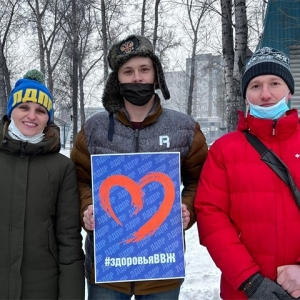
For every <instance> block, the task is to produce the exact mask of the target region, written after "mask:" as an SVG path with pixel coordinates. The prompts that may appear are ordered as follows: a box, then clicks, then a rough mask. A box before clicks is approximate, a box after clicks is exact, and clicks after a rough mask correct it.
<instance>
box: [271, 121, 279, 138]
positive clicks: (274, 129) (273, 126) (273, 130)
mask: <svg viewBox="0 0 300 300" xmlns="http://www.w3.org/2000/svg"><path fill="white" fill-rule="evenodd" d="M277 121H278V120H274V121H273V125H272V128H273V129H272V135H273V136H274V135H275V134H276V125H277Z"/></svg>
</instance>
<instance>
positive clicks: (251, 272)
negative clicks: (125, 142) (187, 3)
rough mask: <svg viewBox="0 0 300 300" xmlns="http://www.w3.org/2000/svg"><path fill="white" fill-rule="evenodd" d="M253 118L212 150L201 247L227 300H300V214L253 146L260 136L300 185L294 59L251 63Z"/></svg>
mask: <svg viewBox="0 0 300 300" xmlns="http://www.w3.org/2000/svg"><path fill="white" fill-rule="evenodd" d="M242 92H243V96H244V98H245V99H246V104H247V105H248V108H249V109H247V113H246V115H245V116H244V113H242V112H241V113H240V114H239V122H238V126H237V130H236V131H235V132H230V133H228V134H226V135H224V136H222V137H221V138H219V139H218V140H216V141H215V142H214V143H213V145H212V146H211V148H210V150H209V153H208V157H207V160H206V162H205V164H204V166H203V170H202V173H201V176H200V179H199V184H198V188H197V192H196V199H195V203H194V206H195V212H196V218H197V225H198V231H199V237H200V242H201V244H202V245H203V246H205V247H207V249H208V251H209V253H210V255H211V257H212V259H213V260H214V262H215V264H216V266H217V267H218V268H219V269H220V270H221V273H222V274H221V284H220V296H221V298H222V299H231V300H232V299H268V300H278V299H280V300H282V299H295V298H297V297H299V296H300V264H299V263H300V209H299V207H298V205H297V203H296V201H295V199H294V197H293V193H292V191H291V189H290V188H289V186H288V185H287V184H285V183H284V181H283V180H282V179H281V178H280V177H279V176H278V175H277V174H276V173H275V172H274V171H273V170H272V169H271V168H270V167H269V166H268V165H267V164H266V163H265V162H264V161H262V160H261V156H260V154H259V153H258V152H257V151H256V150H255V148H254V147H253V146H252V145H251V144H250V143H249V142H248V140H247V138H246V136H245V133H244V132H245V131H248V132H249V133H251V134H252V135H254V136H256V137H257V138H258V139H259V140H260V141H262V142H263V143H264V144H265V145H266V146H267V148H269V149H271V150H272V151H273V152H274V153H275V154H277V156H279V157H280V159H281V160H282V161H283V162H284V163H285V164H286V165H287V167H288V168H289V171H290V173H291V176H292V178H293V180H294V182H295V183H296V185H297V186H298V187H300V172H299V170H300V129H299V117H298V112H297V110H296V109H289V107H288V105H287V103H288V101H289V100H290V99H291V98H292V95H293V94H294V79H293V76H292V74H291V72H290V66H289V59H288V57H287V56H286V55H285V54H284V53H282V52H280V51H278V50H276V49H272V48H269V47H264V48H261V49H259V50H257V51H256V52H255V53H254V54H253V56H252V57H251V59H250V61H249V62H248V64H247V66H246V71H245V73H244V75H243V78H242Z"/></svg>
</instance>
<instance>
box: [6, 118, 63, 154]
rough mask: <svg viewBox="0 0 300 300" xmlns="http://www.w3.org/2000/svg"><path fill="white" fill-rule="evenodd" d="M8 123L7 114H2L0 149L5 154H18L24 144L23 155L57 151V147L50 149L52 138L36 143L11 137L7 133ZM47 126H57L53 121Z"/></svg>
mask: <svg viewBox="0 0 300 300" xmlns="http://www.w3.org/2000/svg"><path fill="white" fill-rule="evenodd" d="M8 124H9V119H8V118H7V116H4V117H3V118H2V121H1V122H0V151H2V152H5V153H6V154H10V155H16V156H19V155H20V150H21V148H22V147H23V148H24V145H25V148H24V149H23V150H24V151H25V153H24V155H25V156H36V155H40V154H44V153H50V152H59V150H60V149H59V148H57V149H51V147H52V145H53V143H54V142H55V141H54V139H52V138H50V139H44V140H43V141H41V142H40V143H37V144H30V143H25V142H21V141H19V140H15V139H13V138H11V137H10V136H9V134H8V133H7V129H8ZM48 126H55V127H57V126H56V125H55V124H54V123H51V124H50V125H48ZM50 149H51V150H50Z"/></svg>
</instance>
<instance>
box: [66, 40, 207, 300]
mask: <svg viewBox="0 0 300 300" xmlns="http://www.w3.org/2000/svg"><path fill="white" fill-rule="evenodd" d="M108 63H109V66H110V68H111V69H112V72H111V73H110V75H109V78H108V80H107V82H106V86H105V89H104V93H103V97H102V102H103V106H104V107H105V109H106V112H101V113H99V114H96V115H94V116H92V117H91V118H90V119H89V120H88V121H87V122H86V124H84V125H83V127H82V130H81V131H80V132H79V133H78V135H77V137H76V140H75V143H74V147H73V149H72V152H71V159H72V160H73V161H74V162H75V164H76V168H77V178H78V185H79V191H80V197H81V218H82V225H83V227H84V229H85V230H86V231H87V237H86V243H85V246H86V249H85V250H86V260H85V268H86V278H87V284H88V299H99V300H100V299H101V300H122V299H124V300H125V299H126V300H127V299H128V300H130V299H131V297H132V295H135V299H136V300H150V299H164V300H168V299H170V300H171V299H172V300H176V299H178V298H179V292H180V286H181V284H182V282H183V277H182V276H180V275H178V276H177V275H173V276H170V277H167V275H166V274H163V272H162V273H161V274H162V275H157V274H160V269H159V267H160V266H162V267H165V268H167V267H169V265H170V264H164V265H163V264H160V263H159V262H158V261H159V259H161V258H163V259H162V260H164V259H165V257H164V255H165V254H166V255H169V257H167V260H168V259H169V261H172V259H173V260H175V256H172V255H175V254H177V253H175V254H174V253H169V252H173V251H172V249H173V248H171V247H170V246H171V244H172V242H173V239H172V238H173V235H172V232H174V238H175V235H176V231H177V229H178V228H179V229H180V231H181V233H182V229H184V230H186V229H188V228H190V227H191V226H192V225H193V224H194V222H195V216H194V210H193V203H194V197H195V192H196V187H197V183H198V179H199V176H200V172H201V170H202V166H203V163H204V161H205V159H206V156H207V145H206V141H205V137H204V135H203V133H202V131H201V129H200V125H199V124H198V123H197V122H196V121H195V120H194V119H193V118H192V117H191V116H187V115H185V114H182V113H180V112H177V111H174V110H170V109H165V108H162V106H161V100H160V98H159V96H158V95H157V94H156V93H155V89H160V90H161V92H162V95H163V97H164V99H165V100H167V99H169V98H170V93H169V91H168V88H167V85H166V82H165V78H164V73H163V69H162V65H161V62H160V60H159V58H158V57H157V56H156V55H155V53H154V51H153V46H152V44H151V42H150V41H149V40H148V39H147V38H145V37H143V36H137V35H130V36H128V37H127V38H126V39H124V40H122V41H120V42H118V43H116V44H114V45H113V46H112V47H111V49H110V51H109V54H108ZM164 153H165V154H164ZM181 184H182V186H183V188H182V191H181V197H180V185H181ZM160 197H161V199H160ZM180 198H181V199H180ZM93 200H94V206H93ZM178 207H179V209H178ZM94 210H95V211H94ZM94 213H95V214H94ZM178 218H179V219H178ZM95 220H96V226H95ZM177 220H178V221H179V223H181V222H182V224H179V225H180V227H178V226H177V225H176V223H178V222H177ZM174 224H175V225H176V226H177V227H176V228H177V229H176V230H174V231H172V232H171V231H170V230H171V228H172V226H173V225H174ZM131 228H132V234H131V235H130V236H128V235H126V236H123V234H124V231H126V230H129V229H131ZM168 230H169V233H168V236H167V237H165V238H164V234H165V233H164V231H166V232H168ZM94 231H95V232H94ZM129 231H130V230H129ZM178 236H180V235H176V238H178ZM95 241H96V244H94V242H95ZM173 244H174V242H173ZM124 245H127V248H126V249H125V248H124V250H122V252H118V251H119V250H120V248H121V247H123V246H124ZM145 245H146V246H145ZM136 247H137V248H139V249H141V251H140V252H137V250H136ZM145 247H146V248H145ZM142 249H143V250H142ZM170 249H171V251H168V250H170ZM151 250H153V251H154V252H153V253H152V252H151ZM173 250H174V249H173ZM155 251H156V253H155ZM176 251H177V250H176ZM98 252H99V253H100V254H98ZM174 252H175V251H174ZM145 254H146V255H150V256H149V257H147V258H146V257H145ZM111 256H114V258H113V259H114V260H113V261H112V258H111ZM115 257H119V258H117V259H116V260H115ZM141 257H142V259H141ZM140 259H141V260H142V261H141V260H140ZM102 260H104V261H105V265H103V267H98V266H97V264H98V265H99V262H101V261H102ZM111 262H113V266H114V267H115V268H114V269H111V270H112V271H111V272H109V271H108V268H109V267H110V268H111V267H112V266H111ZM160 262H161V261H160ZM116 264H117V265H116ZM132 265H136V269H135V270H134V271H132V272H127V271H128V270H127V267H132ZM146 265H147V266H146ZM149 265H150V266H152V269H151V270H150V271H149V272H146V275H145V278H147V279H145V280H141V279H138V277H136V276H137V274H139V273H140V274H143V272H144V268H146V267H148V266H149ZM117 267H118V268H117ZM178 268H179V267H178ZM179 269H180V268H179ZM105 272H108V273H105ZM126 272H127V273H126ZM102 273H103V274H105V277H102ZM167 273H169V274H174V273H176V272H167ZM118 274H119V275H118ZM124 274H126V276H125V275H124ZM165 275H166V276H165ZM157 276H158V277H157ZM98 277H99V278H101V279H99V280H98V279H97V278H98ZM116 277H118V278H116ZM124 278H125V279H124ZM139 278H140V277H139ZM98 282H102V283H98Z"/></svg>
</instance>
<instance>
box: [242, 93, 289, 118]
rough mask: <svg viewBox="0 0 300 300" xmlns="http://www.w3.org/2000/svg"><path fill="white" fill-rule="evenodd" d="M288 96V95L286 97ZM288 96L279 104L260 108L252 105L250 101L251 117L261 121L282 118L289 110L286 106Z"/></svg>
mask: <svg viewBox="0 0 300 300" xmlns="http://www.w3.org/2000/svg"><path fill="white" fill-rule="evenodd" d="M286 96H287V95H286ZM286 96H285V97H283V98H282V99H281V100H280V101H279V102H278V103H276V104H275V105H272V106H266V107H265V106H259V105H255V104H252V103H251V102H250V101H249V100H248V103H249V106H250V115H251V116H253V117H255V118H260V119H270V120H275V119H278V118H280V117H281V116H282V115H283V114H284V113H285V112H286V111H288V110H289V107H288V105H287V104H286Z"/></svg>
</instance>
